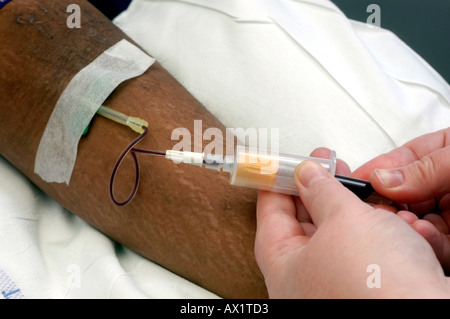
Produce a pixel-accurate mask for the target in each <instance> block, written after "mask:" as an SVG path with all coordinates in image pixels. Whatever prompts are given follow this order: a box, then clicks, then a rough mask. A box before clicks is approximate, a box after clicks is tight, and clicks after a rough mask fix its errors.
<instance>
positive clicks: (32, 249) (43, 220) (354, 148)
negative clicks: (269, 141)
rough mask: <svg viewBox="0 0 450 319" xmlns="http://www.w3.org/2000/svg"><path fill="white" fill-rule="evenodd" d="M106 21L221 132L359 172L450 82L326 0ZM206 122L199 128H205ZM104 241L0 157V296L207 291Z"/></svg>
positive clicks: (161, 10)
mask: <svg viewBox="0 0 450 319" xmlns="http://www.w3.org/2000/svg"><path fill="white" fill-rule="evenodd" d="M115 23H116V24H117V25H118V26H119V27H120V28H121V29H123V30H124V31H125V32H126V33H127V34H128V35H130V36H131V37H132V38H133V39H134V40H135V41H136V42H137V43H139V44H140V45H141V46H142V47H143V48H144V49H145V50H147V52H148V53H149V54H150V55H152V56H153V57H155V58H156V59H157V61H158V62H159V63H161V64H162V65H163V66H164V67H165V68H166V69H167V70H168V71H169V72H170V73H172V75H173V76H174V77H176V78H177V79H178V80H179V81H180V83H182V84H183V85H184V86H185V87H186V88H187V89H188V90H189V91H190V92H191V93H192V94H193V95H194V96H195V97H196V98H197V99H198V100H199V101H200V102H201V103H203V105H205V106H206V108H208V110H209V111H211V112H212V113H213V114H214V115H215V116H216V117H217V118H218V119H219V120H221V121H222V123H224V124H225V125H226V126H227V127H232V128H239V127H240V128H244V129H245V128H249V127H253V128H260V127H264V128H279V129H280V151H282V152H288V153H298V154H308V153H309V152H310V151H312V150H313V149H314V148H315V147H318V146H327V147H330V148H333V149H335V150H336V151H337V152H338V156H339V157H341V158H343V159H345V160H346V161H347V162H348V163H349V164H350V166H351V167H352V168H356V167H357V166H359V165H360V164H362V163H363V162H365V161H367V160H369V159H370V158H372V157H373V156H375V155H378V154H380V153H382V152H385V151H388V150H390V149H392V148H393V147H395V146H397V145H399V144H401V143H403V142H405V141H407V140H409V139H411V138H413V137H415V136H418V135H421V134H424V133H427V132H431V131H434V130H437V129H440V128H444V127H447V126H449V124H450V87H449V85H448V84H447V83H446V82H445V81H444V80H443V79H442V78H441V77H440V76H439V74H438V73H437V72H436V71H435V70H433V69H432V68H431V67H430V66H429V65H428V64H427V63H426V62H425V61H424V60H423V59H421V58H420V57H419V56H418V55H417V54H416V53H414V52H413V51H412V50H411V49H410V48H409V47H408V46H406V45H405V44H404V43H403V42H401V41H400V40H399V39H398V38H397V37H396V36H395V35H394V34H392V33H391V32H389V31H387V30H384V29H380V28H373V27H368V26H367V25H365V24H362V23H358V22H354V21H349V20H348V19H346V18H345V16H344V15H343V14H342V13H341V12H340V11H339V10H338V9H337V8H336V7H335V6H334V5H333V4H332V3H331V2H329V1H327V0H320V1H312V0H302V1H300V0H299V1H262V0H257V1H250V0H246V1H241V0H227V1H206V0H205V1H201V0H190V1H146V0H134V1H133V2H132V4H131V6H130V7H129V9H128V10H127V11H125V12H124V13H123V14H121V15H120V16H119V17H118V18H117V19H116V20H115ZM204 129H205V128H204ZM217 297H218V296H216V295H215V294H213V293H211V292H209V291H206V290H204V289H203V288H201V287H198V286H196V285H194V284H192V283H190V282H188V281H186V280H184V279H183V278H181V277H179V276H177V275H176V274H173V273H171V272H169V271H167V270H165V269H164V268H162V267H160V266H158V265H156V264H154V263H152V262H151V261H149V260H146V259H145V258H143V257H141V256H139V255H137V254H136V253H134V252H132V251H131V250H129V249H127V248H125V247H123V246H121V245H119V244H117V243H114V242H113V241H112V240H110V239H109V238H107V237H106V236H104V235H103V234H101V233H99V232H98V231H96V230H95V229H93V228H92V227H91V226H89V225H88V224H86V223H85V222H84V221H82V220H81V219H80V218H78V217H76V216H74V215H73V214H71V213H70V212H67V211H66V210H64V209H63V208H62V207H61V206H60V205H59V204H58V203H56V202H55V201H54V200H53V199H51V198H49V197H48V196H47V195H45V194H44V193H42V192H41V191H40V190H39V189H37V188H36V187H35V186H34V185H33V184H32V183H30V181H29V180H28V179H27V178H25V177H24V176H23V175H22V174H21V173H20V172H18V171H17V170H16V169H15V168H14V167H13V166H12V165H11V164H10V163H8V162H7V161H6V160H4V159H3V158H1V157H0V299H1V298H217Z"/></svg>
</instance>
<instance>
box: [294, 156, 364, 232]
mask: <svg viewBox="0 0 450 319" xmlns="http://www.w3.org/2000/svg"><path fill="white" fill-rule="evenodd" d="M295 182H296V184H297V188H298V191H299V196H300V198H301V200H302V203H303V205H304V206H305V208H306V209H307V211H308V212H309V214H310V215H311V218H312V220H313V222H314V224H315V225H316V226H317V227H320V225H321V224H322V223H323V222H324V221H326V220H327V219H329V218H330V217H331V216H335V215H338V214H340V213H344V212H346V213H350V214H351V213H352V212H355V211H361V210H360V209H359V208H362V209H366V208H367V207H369V208H370V206H368V205H366V204H365V203H363V202H362V201H361V200H360V199H359V198H358V197H357V196H356V195H355V194H353V193H352V192H351V191H349V190H348V189H347V188H346V187H345V186H343V185H342V184H341V183H340V182H339V181H338V180H337V179H335V178H334V177H333V176H332V175H331V174H329V173H328V172H327V171H326V170H325V168H323V167H322V166H321V165H320V164H318V163H316V162H314V161H305V162H303V163H301V164H300V165H299V166H298V167H297V168H296V170H295ZM349 207H354V208H356V209H353V210H351V211H349V209H348V208H349Z"/></svg>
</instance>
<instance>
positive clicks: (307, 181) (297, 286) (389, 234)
mask: <svg viewBox="0 0 450 319" xmlns="http://www.w3.org/2000/svg"><path fill="white" fill-rule="evenodd" d="M340 173H342V172H340ZM296 182H297V187H298V190H299V193H300V199H301V201H300V200H298V199H297V200H294V198H293V197H291V196H287V195H282V194H276V193H270V192H264V191H261V192H260V193H259V197H258V206H257V233H256V242H255V254H256V260H257V262H258V265H259V267H260V269H261V271H262V273H263V275H264V278H265V281H266V285H267V288H268V291H269V296H270V297H272V298H305V297H306V298H322V297H323V298H365V297H367V298H377V297H381V298H396V297H407V298H415V297H420V298H422V297H433V298H435V297H449V296H450V295H449V287H448V284H447V278H446V277H445V275H444V273H443V271H442V268H441V266H440V264H439V261H438V260H437V258H436V256H435V254H434V252H433V250H432V248H431V247H430V245H429V244H428V243H427V242H426V240H425V239H424V238H423V237H422V236H420V235H419V234H418V233H417V232H416V231H415V230H414V229H413V228H412V227H410V225H408V223H406V222H405V221H404V220H403V219H402V218H400V217H399V216H397V215H396V214H394V213H392V212H389V211H387V210H383V209H379V208H378V209H377V208H374V207H371V206H369V205H367V204H366V203H364V202H362V201H361V200H359V198H358V197H357V196H355V195H354V194H353V193H351V192H350V191H349V190H347V189H346V188H345V187H344V186H342V185H341V183H339V182H338V181H337V180H336V179H335V178H334V177H332V176H330V175H329V174H328V172H327V171H326V170H325V169H323V168H322V167H321V166H320V165H318V164H316V163H315V162H310V161H307V162H305V163H303V164H302V165H300V166H299V167H298V168H297V171H296Z"/></svg>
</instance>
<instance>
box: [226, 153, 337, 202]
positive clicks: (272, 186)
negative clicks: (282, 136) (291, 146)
mask: <svg viewBox="0 0 450 319" xmlns="http://www.w3.org/2000/svg"><path fill="white" fill-rule="evenodd" d="M306 160H314V161H316V162H318V163H320V164H321V165H322V166H323V167H324V168H325V169H326V170H327V171H328V172H330V174H332V175H334V173H335V169H336V155H335V152H334V151H333V152H332V154H331V156H330V158H328V159H324V158H315V157H308V156H296V155H286V154H279V153H269V152H265V151H258V150H257V149H252V148H248V147H244V146H238V147H237V148H236V153H235V157H234V165H233V169H232V171H231V184H233V185H239V186H245V187H250V188H256V189H264V190H268V191H272V192H278V193H283V194H290V195H298V191H297V186H296V185H295V180H294V172H295V168H296V167H297V166H298V165H299V164H300V163H302V162H303V161H306Z"/></svg>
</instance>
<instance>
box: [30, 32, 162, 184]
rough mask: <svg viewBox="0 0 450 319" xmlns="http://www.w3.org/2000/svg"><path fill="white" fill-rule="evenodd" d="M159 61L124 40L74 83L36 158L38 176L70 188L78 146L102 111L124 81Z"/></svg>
mask: <svg viewBox="0 0 450 319" xmlns="http://www.w3.org/2000/svg"><path fill="white" fill-rule="evenodd" d="M154 62H155V59H153V58H152V57H150V56H148V55H147V54H146V53H144V52H143V51H142V50H140V49H139V48H137V47H136V46H134V45H133V44H131V43H130V42H128V41H127V40H121V41H119V42H118V43H117V44H115V45H114V46H112V47H111V48H109V49H108V50H106V51H105V52H103V53H102V54H101V55H100V56H99V57H98V58H96V59H95V60H94V61H93V62H92V63H90V64H89V65H88V66H86V67H85V68H84V69H82V70H81V71H80V72H79V73H78V74H76V75H75V76H74V78H73V79H72V80H71V81H70V83H69V85H68V86H67V87H66V89H65V90H64V92H63V93H62V95H61V96H60V98H59V100H58V102H57V103H56V106H55V108H54V110H53V112H52V114H51V116H50V119H49V121H48V123H47V126H46V128H45V130H44V134H43V136H42V138H41V141H40V144H39V148H38V151H37V154H36V160H35V168H34V171H35V173H36V174H38V175H39V176H41V178H42V179H43V180H45V181H47V182H56V183H66V184H69V182H70V178H71V176H72V171H73V168H74V166H75V161H76V157H77V149H78V142H79V140H80V138H81V136H82V134H83V132H84V130H85V129H86V127H87V126H88V125H89V123H90V121H91V120H92V118H93V117H94V115H95V113H96V112H97V110H98V108H99V107H100V106H101V105H102V103H103V102H104V101H105V100H106V98H107V97H108V96H109V95H110V94H111V93H112V92H113V91H114V89H115V88H116V87H117V86H118V85H119V84H120V83H122V82H123V81H125V80H128V79H130V78H133V77H136V76H139V75H141V74H143V73H144V72H145V71H146V70H147V69H148V68H149V67H150V66H151V65H152V64H153V63H154Z"/></svg>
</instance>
